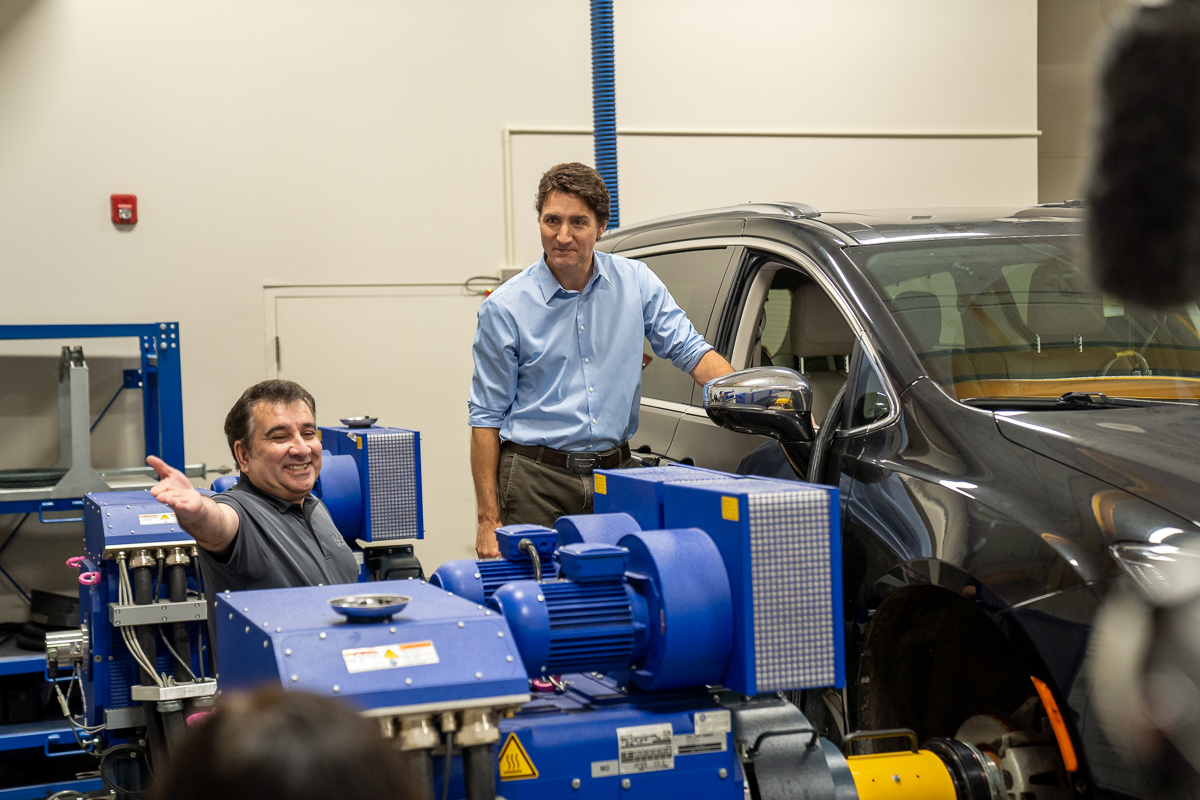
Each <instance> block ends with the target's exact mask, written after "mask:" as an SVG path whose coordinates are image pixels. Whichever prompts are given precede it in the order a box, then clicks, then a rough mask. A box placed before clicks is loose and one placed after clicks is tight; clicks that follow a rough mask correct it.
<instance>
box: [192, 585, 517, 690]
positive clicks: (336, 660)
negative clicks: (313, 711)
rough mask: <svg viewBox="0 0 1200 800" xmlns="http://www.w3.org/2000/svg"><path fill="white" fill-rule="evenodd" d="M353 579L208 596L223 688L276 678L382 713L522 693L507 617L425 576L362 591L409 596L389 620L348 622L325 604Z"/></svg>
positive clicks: (353, 589)
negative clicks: (214, 597)
mask: <svg viewBox="0 0 1200 800" xmlns="http://www.w3.org/2000/svg"><path fill="white" fill-rule="evenodd" d="M360 591H362V586H361V585H360V584H345V585H338V586H308V587H303V588H293V589H264V590H260V591H252V592H238V593H236V594H228V593H227V594H220V595H218V596H217V608H216V615H217V647H218V652H219V653H220V654H221V656H220V657H221V678H220V681H221V688H222V690H223V691H228V690H236V689H251V688H254V687H258V686H262V685H276V686H282V687H283V688H286V689H297V690H302V691H309V692H314V693H316V694H321V695H329V696H335V695H336V696H338V697H342V698H345V699H346V700H347V701H348V702H350V703H353V704H354V705H356V706H358V707H359V708H362V709H372V710H375V711H377V712H380V713H384V712H385V711H387V710H389V709H397V708H402V707H405V706H413V705H420V704H423V703H446V702H453V701H461V700H470V699H477V698H492V697H508V698H509V702H513V700H512V698H513V697H516V698H517V700H516V702H520V701H521V699H524V698H525V697H527V696H528V691H529V685H528V676H527V675H526V674H525V670H524V669H523V668H522V667H521V660H520V653H518V652H517V648H516V645H515V643H514V640H513V637H512V631H511V629H510V627H509V625H508V623H507V622H506V621H505V620H504V618H503V617H501V616H500V615H499V614H497V613H496V612H495V611H492V610H490V609H485V608H482V607H481V606H479V605H478V604H476V603H471V602H469V601H467V600H465V599H463V598H461V597H456V596H454V595H452V594H450V593H449V592H446V591H443V590H441V589H438V588H437V587H434V586H430V585H429V584H427V583H425V582H424V581H417V580H404V581H380V582H376V583H372V584H371V591H372V592H378V593H386V594H398V595H403V596H407V597H410V598H411V601H410V602H409V604H408V605H407V606H406V607H405V608H404V609H403V610H401V611H400V612H398V613H397V614H396V615H395V616H393V617H392V618H391V620H389V621H383V622H352V621H349V620H348V619H347V618H346V617H343V616H342V615H341V614H339V613H337V612H336V611H334V610H333V609H332V608H331V607H330V606H329V601H330V600H331V599H333V598H337V597H343V596H346V595H353V594H357V593H358V592H360Z"/></svg>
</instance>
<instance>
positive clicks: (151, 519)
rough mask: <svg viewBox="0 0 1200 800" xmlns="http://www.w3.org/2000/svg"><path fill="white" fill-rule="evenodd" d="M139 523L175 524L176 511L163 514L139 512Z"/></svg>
mask: <svg viewBox="0 0 1200 800" xmlns="http://www.w3.org/2000/svg"><path fill="white" fill-rule="evenodd" d="M138 524H139V525H174V524H175V512H174V511H169V512H165V513H162V514H138Z"/></svg>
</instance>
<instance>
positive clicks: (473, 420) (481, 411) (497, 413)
mask: <svg viewBox="0 0 1200 800" xmlns="http://www.w3.org/2000/svg"><path fill="white" fill-rule="evenodd" d="M478 319H479V324H478V325H477V326H476V328H475V342H474V343H473V344H472V345H471V354H472V356H473V357H474V359H475V372H474V374H473V375H472V376H471V398H470V400H468V401H467V408H468V415H467V420H468V424H469V425H470V426H471V427H472V428H499V427H501V425H502V424H503V422H504V416H505V415H506V414H507V413H508V411H509V409H511V408H512V404H513V400H514V399H516V396H517V344H518V335H517V326H516V324H515V322H514V320H513V319H512V317H511V315H510V314H509V313H508V312H507V311H506V310H505V309H504V308H502V307H501V306H500V304H499V303H497V302H495V301H494V300H491V299H488V300H484V301H483V304H482V305H481V306H480V307H479V315H478Z"/></svg>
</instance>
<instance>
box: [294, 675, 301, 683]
mask: <svg viewBox="0 0 1200 800" xmlns="http://www.w3.org/2000/svg"><path fill="white" fill-rule="evenodd" d="M298 680H300V676H299V675H293V676H292V683H295V682H296V681H298Z"/></svg>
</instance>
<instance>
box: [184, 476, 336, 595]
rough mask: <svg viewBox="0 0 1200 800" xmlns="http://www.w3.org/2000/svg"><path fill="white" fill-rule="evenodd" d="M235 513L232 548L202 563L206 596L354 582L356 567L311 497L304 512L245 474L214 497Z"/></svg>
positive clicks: (318, 503)
mask: <svg viewBox="0 0 1200 800" xmlns="http://www.w3.org/2000/svg"><path fill="white" fill-rule="evenodd" d="M213 500H215V501H216V502H218V503H224V504H226V505H228V506H232V507H233V509H234V510H235V511H237V514H238V520H239V524H238V532H237V537H236V538H235V539H234V540H233V545H232V546H231V547H230V549H229V550H228V551H227V552H225V553H222V554H221V555H219V556H218V555H214V554H212V553H210V552H208V551H207V550H204V549H203V548H201V549H200V558H201V560H202V561H203V564H204V577H205V581H206V583H207V584H208V586H207V587H206V588H207V589H208V591H209V592H224V591H226V590H229V591H233V592H238V591H242V590H245V589H281V588H285V587H289V586H316V585H317V584H324V585H326V586H328V585H330V584H336V583H354V582H355V581H357V580H358V562H357V561H355V559H354V553H353V552H352V551H351V550H350V547H349V546H348V545H347V544H346V541H345V540H344V539H343V538H342V535H341V534H340V533H338V530H337V528H336V527H335V526H334V524H333V519H332V518H331V517H330V516H329V511H328V510H327V509H326V508H325V504H324V503H322V502H321V501H320V500H318V499H317V498H315V497H313V496H312V495H311V494H310V495H309V496H308V497H305V498H304V504H303V507H302V506H301V505H299V504H296V503H290V502H288V501H287V500H283V499H281V498H279V497H275V496H274V495H270V494H267V493H266V492H264V491H262V490H261V489H259V488H258V487H257V486H255V485H254V484H253V483H251V482H250V480H249V479H248V478H247V477H246V476H245V475H243V476H242V477H241V479H240V480H239V481H238V482H237V483H236V484H234V485H233V487H232V488H230V489H228V490H227V491H224V492H222V493H221V494H218V495H216V496H214V497H213Z"/></svg>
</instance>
